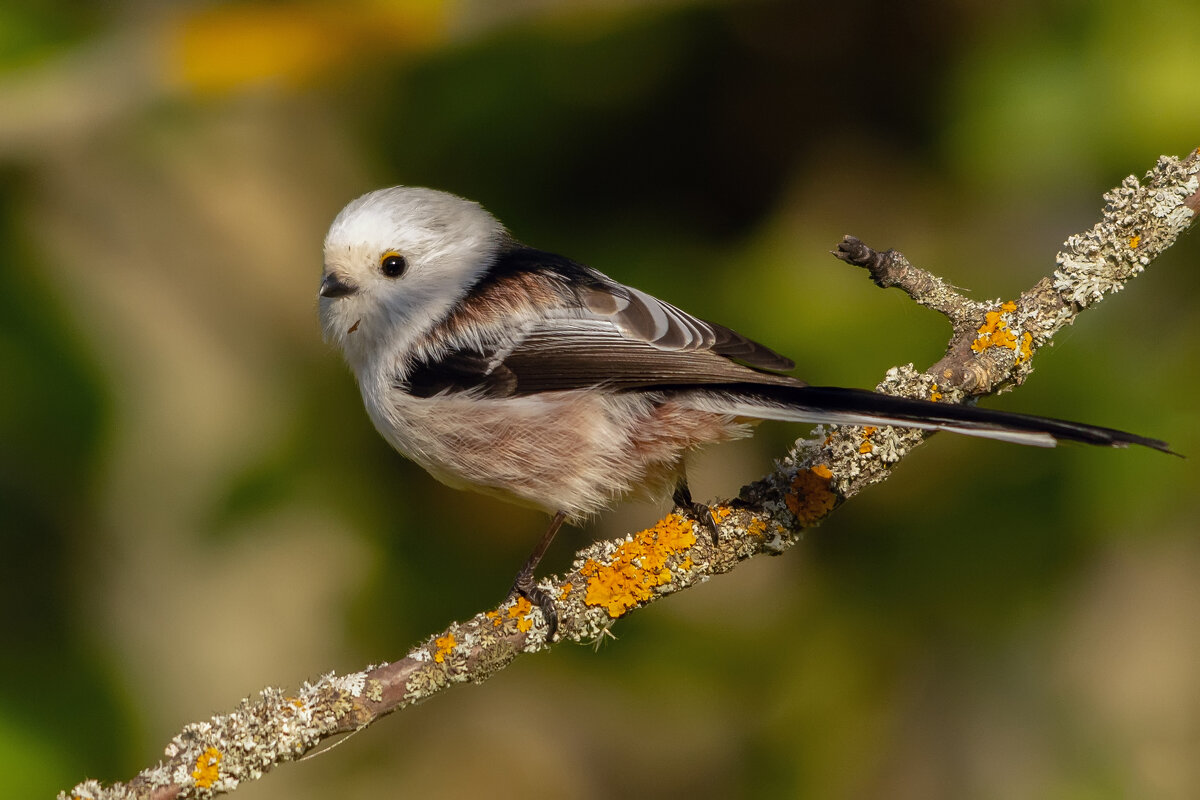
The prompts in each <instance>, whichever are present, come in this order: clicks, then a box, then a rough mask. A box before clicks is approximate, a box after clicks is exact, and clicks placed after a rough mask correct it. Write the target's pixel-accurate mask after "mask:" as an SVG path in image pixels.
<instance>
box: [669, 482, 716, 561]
mask: <svg viewBox="0 0 1200 800" xmlns="http://www.w3.org/2000/svg"><path fill="white" fill-rule="evenodd" d="M671 501H672V502H674V503H675V507H676V508H682V509H683V510H684V511H686V512H687V513H688V514H690V515H691V517H692V519H694V520H696V521H697V522H699V523H700V524H701V525H703V526H704V527H705V528H706V529H708V532H709V534H710V535H712V543H713V545H714V546H715V545H716V544H717V540H718V537H719V535H720V532H719V531H718V530H717V520H716V518H715V517H713V515H712V509H711V508H709V507H708V506H706V505H704V503H697V502H696V501H695V500H693V499H692V490H691V489H689V488H688V484H687V477H686V476H683V477H680V479H679V483H677V484H675V493H674V494H672V495H671Z"/></svg>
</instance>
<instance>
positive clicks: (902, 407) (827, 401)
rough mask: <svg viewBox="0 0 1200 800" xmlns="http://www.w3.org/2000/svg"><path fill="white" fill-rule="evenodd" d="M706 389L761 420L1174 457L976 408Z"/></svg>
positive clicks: (1089, 430) (795, 391)
mask: <svg viewBox="0 0 1200 800" xmlns="http://www.w3.org/2000/svg"><path fill="white" fill-rule="evenodd" d="M704 389H705V392H704V395H703V396H704V398H705V399H704V402H703V403H702V406H703V407H704V408H706V409H712V410H714V411H715V410H721V411H723V412H724V413H734V414H738V415H741V416H747V417H754V418H757V419H776V420H784V421H791V422H826V423H834V424H847V425H897V426H901V427H907V428H925V429H928V430H943V431H953V432H954V433H962V434H966V435H968V436H981V437H984V438H988V439H1000V440H1003V441H1008V442H1016V443H1018V444H1029V445H1037V446H1040V447H1053V446H1054V445H1055V444H1056V443H1057V442H1060V441H1071V442H1084V443H1085V444H1094V445H1103V446H1107V447H1126V446H1128V445H1131V444H1137V445H1142V446H1143V447H1149V448H1152V449H1154V450H1161V451H1162V452H1164V453H1172V450H1171V448H1170V446H1169V445H1168V444H1167V443H1166V442H1164V441H1161V440H1159V439H1151V438H1148V437H1146V436H1138V435H1137V434H1135V433H1127V432H1125V431H1119V430H1116V429H1114V428H1102V427H1100V426H1097V425H1086V424H1084V423H1082V422H1070V421H1068V420H1062V419H1051V418H1049V417H1035V416H1031V415H1029V414H1014V413H1011V412H1007V411H993V410H991V409H986V408H979V407H977V406H963V405H956V404H951V403H934V402H931V401H928V400H912V399H910V398H907V397H895V396H893V395H886V394H880V393H879V392H871V391H867V390H865V389H842V388H838V387H831V386H771V385H761V384H734V385H728V386H720V387H704ZM1173 454H1174V455H1178V454H1175V453H1173Z"/></svg>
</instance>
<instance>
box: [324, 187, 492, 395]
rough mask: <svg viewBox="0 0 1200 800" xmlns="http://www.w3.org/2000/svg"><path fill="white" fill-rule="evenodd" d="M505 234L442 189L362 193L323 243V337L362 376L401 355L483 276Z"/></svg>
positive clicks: (485, 216)
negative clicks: (379, 361) (372, 366)
mask: <svg viewBox="0 0 1200 800" xmlns="http://www.w3.org/2000/svg"><path fill="white" fill-rule="evenodd" d="M503 237H504V228H503V226H502V225H501V224H500V223H499V222H498V221H497V220H496V218H495V217H493V216H492V215H491V214H489V213H488V212H487V211H486V210H485V209H484V208H483V207H482V206H480V205H479V204H478V203H473V202H471V201H469V200H464V199H463V198H461V197H456V196H455V195H452V194H447V193H445V192H439V191H435V190H433V189H420V188H410V187H405V186H396V187H393V188H390V189H380V190H378V191H374V192H370V193H369V194H365V195H363V196H362V197H359V198H358V199H357V200H354V201H353V202H351V203H350V204H349V205H347V206H346V207H345V208H344V209H342V211H341V213H339V214H338V215H337V218H336V219H334V221H333V224H332V225H331V226H330V228H329V233H328V235H326V237H325V269H324V272H323V273H322V275H321V288H320V291H319V299H320V310H321V328H322V330H323V332H324V335H325V339H326V341H329V342H332V343H334V344H337V345H338V346H339V347H340V348H341V349H342V352H343V353H344V354H345V356H346V360H347V362H349V364H350V366H351V367H352V368H353V369H354V370H355V372H356V373H358V372H360V371H361V370H362V369H364V368H367V367H368V366H369V365H371V364H373V363H377V362H378V360H379V359H380V358H385V357H388V356H395V357H397V358H403V357H404V356H405V354H406V352H407V348H408V347H410V346H411V344H412V343H413V342H414V341H415V340H416V339H417V338H419V337H420V336H421V335H422V334H424V333H425V332H427V331H428V330H429V328H430V327H432V326H433V325H435V324H436V323H437V322H439V321H440V320H442V319H443V318H445V316H446V315H447V314H448V313H450V311H451V310H452V309H453V308H454V306H455V304H456V303H458V302H459V301H460V300H461V299H462V298H463V297H464V296H465V295H466V293H467V291H468V290H469V289H470V288H471V286H472V285H474V284H475V283H476V282H477V281H478V280H479V278H480V277H481V276H482V275H483V273H484V272H485V271H486V270H487V268H488V266H489V264H490V263H491V261H492V259H493V257H494V255H495V253H496V250H497V248H498V247H499V245H500V242H501V241H502V240H503ZM361 377H362V376H361V375H360V378H361Z"/></svg>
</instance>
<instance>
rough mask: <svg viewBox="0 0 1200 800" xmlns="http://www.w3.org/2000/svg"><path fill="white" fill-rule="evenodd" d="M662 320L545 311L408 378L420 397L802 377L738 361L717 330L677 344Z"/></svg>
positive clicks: (785, 382) (779, 381) (792, 382)
mask: <svg viewBox="0 0 1200 800" xmlns="http://www.w3.org/2000/svg"><path fill="white" fill-rule="evenodd" d="M647 297H648V295H647ZM651 299H653V298H651ZM637 313H641V312H637ZM679 313H680V314H683V312H679ZM684 316H686V315H684ZM687 319H689V320H691V319H694V318H690V317H688V318H687ZM660 322H661V320H658V319H656V318H655V316H654V314H653V312H650V313H648V314H647V315H646V316H644V317H636V318H635V319H634V321H633V322H632V323H630V324H629V325H625V326H623V327H624V329H623V328H622V327H619V326H618V324H617V323H616V322H614V321H613V320H612V319H611V318H606V317H605V316H604V315H603V314H602V313H600V314H596V313H593V314H588V315H586V316H583V317H579V318H547V319H544V320H541V321H538V322H537V323H535V324H533V325H531V326H529V327H527V328H526V329H525V330H524V331H522V332H521V333H520V334H519V335H518V336H516V337H514V339H513V341H511V342H509V343H507V344H506V345H504V346H499V345H497V346H495V347H491V348H483V349H479V348H474V347H472V348H462V349H456V350H450V351H448V352H444V353H442V354H441V355H440V356H439V357H437V358H435V359H432V360H429V361H425V362H422V363H419V364H416V365H413V367H412V368H411V369H410V370H409V371H408V372H407V374H406V376H405V379H404V381H403V383H404V386H405V388H406V389H407V390H408V391H409V392H410V393H412V394H414V395H417V396H421V397H428V396H432V395H434V394H438V393H439V392H459V391H468V390H473V391H475V392H477V393H480V394H483V395H485V396H492V397H512V396H517V395H529V394H536V393H539V392H554V391H566V390H571V389H588V388H598V389H602V390H607V391H620V390H628V389H650V388H654V387H672V388H680V387H684V386H704V385H715V384H727V383H755V384H766V385H782V386H799V385H802V384H801V382H800V381H798V380H796V379H795V378H791V377H788V376H785V375H776V374H774V373H769V372H761V371H759V370H756V369H753V368H751V367H748V366H745V365H743V364H741V363H738V361H735V360H733V358H731V357H730V356H728V355H725V354H723V353H721V352H719V351H718V350H717V341H718V340H717V339H715V338H714V340H713V344H712V345H710V346H705V345H704V344H703V343H702V342H701V341H699V340H691V341H686V342H683V344H684V345H685V346H683V347H679V346H677V345H678V343H679V341H680V340H679V338H678V336H679V334H677V333H672V328H671V325H670V324H668V325H667V327H666V328H663V326H662V325H661V324H660ZM642 323H644V324H645V325H646V326H647V328H646V332H647V336H653V335H656V334H658V335H659V339H658V340H647V339H643V338H635V336H636V335H637V334H636V333H634V334H631V333H630V331H634V330H636V328H634V327H633V326H635V325H637V324H642ZM675 324H676V325H678V324H679V323H678V322H676V323H675ZM650 326H653V327H650ZM721 330H727V329H721ZM700 333H702V331H700ZM731 333H732V332H731ZM695 335H699V333H697V334H695ZM714 335H715V334H714ZM735 335H736V334H735ZM739 338H741V337H739ZM664 339H665V341H666V345H667V346H668V347H671V348H672V349H664V346H663V344H661V343H660V342H663V340H664ZM729 341H730V343H731V344H732V343H733V340H729ZM744 341H747V342H749V340H744ZM750 344H752V345H753V343H752V342H750ZM763 349H764V350H765V348H763ZM768 352H769V351H768Z"/></svg>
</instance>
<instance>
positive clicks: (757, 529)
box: [746, 519, 767, 536]
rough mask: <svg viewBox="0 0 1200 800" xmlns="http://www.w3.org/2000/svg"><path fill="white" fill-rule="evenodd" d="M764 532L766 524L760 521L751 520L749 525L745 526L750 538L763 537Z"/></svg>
mask: <svg viewBox="0 0 1200 800" xmlns="http://www.w3.org/2000/svg"><path fill="white" fill-rule="evenodd" d="M766 532H767V523H765V522H763V521H762V520H761V519H754V520H751V521H750V524H749V525H747V526H746V533H748V534H750V535H751V536H763V535H765V534H766Z"/></svg>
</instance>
